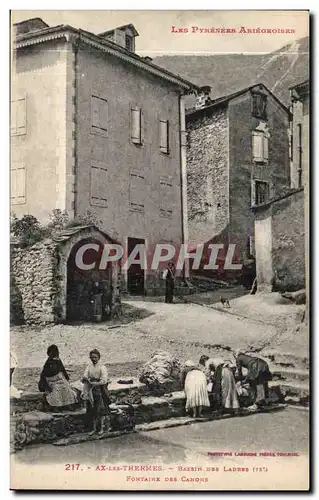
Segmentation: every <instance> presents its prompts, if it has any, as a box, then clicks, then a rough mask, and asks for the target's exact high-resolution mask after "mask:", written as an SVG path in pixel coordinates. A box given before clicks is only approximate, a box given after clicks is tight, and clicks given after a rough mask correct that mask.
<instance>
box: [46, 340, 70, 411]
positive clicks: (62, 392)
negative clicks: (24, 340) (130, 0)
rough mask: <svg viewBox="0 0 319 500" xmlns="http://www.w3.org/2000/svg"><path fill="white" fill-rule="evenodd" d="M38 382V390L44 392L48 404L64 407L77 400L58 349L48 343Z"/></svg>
mask: <svg viewBox="0 0 319 500" xmlns="http://www.w3.org/2000/svg"><path fill="white" fill-rule="evenodd" d="M47 355H48V359H47V360H46V362H45V364H44V366H43V369H42V372H41V375H40V380H39V384H38V388H39V391H40V392H45V393H46V400H47V403H48V404H49V405H50V406H53V407H60V408H62V407H65V406H71V405H74V404H76V403H77V402H78V398H77V394H76V391H75V390H74V389H72V387H71V385H70V383H69V375H68V374H67V372H66V369H65V368H64V365H63V363H62V361H61V359H60V355H59V349H58V347H57V346H56V345H54V344H53V345H50V346H49V347H48V350H47Z"/></svg>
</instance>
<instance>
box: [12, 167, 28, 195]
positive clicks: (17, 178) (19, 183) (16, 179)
mask: <svg viewBox="0 0 319 500" xmlns="http://www.w3.org/2000/svg"><path fill="white" fill-rule="evenodd" d="M11 198H12V202H13V203H14V204H22V203H25V202H26V175H25V166H24V165H20V164H12V166H11Z"/></svg>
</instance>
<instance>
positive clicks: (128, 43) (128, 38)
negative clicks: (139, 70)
mask: <svg viewBox="0 0 319 500" xmlns="http://www.w3.org/2000/svg"><path fill="white" fill-rule="evenodd" d="M133 41H134V40H133V37H132V36H131V35H125V48H126V50H129V51H130V52H134V45H133Z"/></svg>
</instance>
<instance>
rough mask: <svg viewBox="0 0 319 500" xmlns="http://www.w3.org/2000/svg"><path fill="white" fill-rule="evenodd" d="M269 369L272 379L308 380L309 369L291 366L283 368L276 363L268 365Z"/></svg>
mask: <svg viewBox="0 0 319 500" xmlns="http://www.w3.org/2000/svg"><path fill="white" fill-rule="evenodd" d="M270 371H271V373H272V376H273V379H280V380H287V381H291V380H300V381H309V370H305V369H301V368H292V367H291V368H283V367H279V366H277V365H276V366H270Z"/></svg>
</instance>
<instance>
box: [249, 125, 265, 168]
mask: <svg viewBox="0 0 319 500" xmlns="http://www.w3.org/2000/svg"><path fill="white" fill-rule="evenodd" d="M263 138H264V135H263V134H260V133H258V132H253V134H252V144H253V159H254V161H256V162H262V161H263V149H264V142H263Z"/></svg>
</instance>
